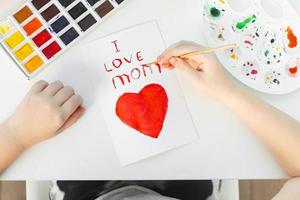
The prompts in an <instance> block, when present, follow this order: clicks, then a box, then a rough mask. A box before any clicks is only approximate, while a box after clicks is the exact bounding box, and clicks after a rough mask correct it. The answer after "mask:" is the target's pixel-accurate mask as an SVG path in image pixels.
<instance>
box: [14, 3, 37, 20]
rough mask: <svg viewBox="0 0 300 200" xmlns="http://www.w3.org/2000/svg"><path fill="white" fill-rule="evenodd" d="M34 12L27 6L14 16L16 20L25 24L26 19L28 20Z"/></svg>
mask: <svg viewBox="0 0 300 200" xmlns="http://www.w3.org/2000/svg"><path fill="white" fill-rule="evenodd" d="M32 14H33V13H32V11H31V10H30V9H29V8H28V6H25V7H24V8H22V9H21V10H20V11H18V12H17V13H16V14H14V17H15V19H16V20H17V22H19V23H20V24H21V23H22V22H24V21H25V20H26V19H28V18H29V17H30V16H31V15H32Z"/></svg>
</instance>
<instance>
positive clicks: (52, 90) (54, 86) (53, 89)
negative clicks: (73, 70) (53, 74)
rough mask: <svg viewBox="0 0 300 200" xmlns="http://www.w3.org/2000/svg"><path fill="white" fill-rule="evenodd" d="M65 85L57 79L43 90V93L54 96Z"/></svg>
mask: <svg viewBox="0 0 300 200" xmlns="http://www.w3.org/2000/svg"><path fill="white" fill-rule="evenodd" d="M63 87H64V84H63V83H62V82H61V81H55V82H53V83H51V84H50V85H49V86H48V87H47V88H46V89H44V90H43V92H42V93H44V94H46V95H49V96H53V95H55V94H56V93H57V92H58V91H60V90H61V89H62V88H63Z"/></svg>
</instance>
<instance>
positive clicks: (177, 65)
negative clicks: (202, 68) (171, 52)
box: [170, 57, 195, 73]
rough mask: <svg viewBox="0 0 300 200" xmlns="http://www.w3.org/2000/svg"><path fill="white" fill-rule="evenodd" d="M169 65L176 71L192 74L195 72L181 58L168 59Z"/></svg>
mask: <svg viewBox="0 0 300 200" xmlns="http://www.w3.org/2000/svg"><path fill="white" fill-rule="evenodd" d="M170 63H171V64H172V65H173V66H174V67H175V68H176V69H179V70H181V71H184V72H189V73H190V72H191V73H192V72H194V73H195V70H194V69H193V67H192V66H191V65H190V64H189V63H187V62H186V61H185V60H183V59H181V58H175V57H173V58H171V59H170Z"/></svg>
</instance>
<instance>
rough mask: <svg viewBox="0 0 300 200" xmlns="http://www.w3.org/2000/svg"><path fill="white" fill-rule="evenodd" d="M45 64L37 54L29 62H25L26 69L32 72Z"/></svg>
mask: <svg viewBox="0 0 300 200" xmlns="http://www.w3.org/2000/svg"><path fill="white" fill-rule="evenodd" d="M43 64H44V61H43V60H42V59H41V57H39V56H38V55H35V56H34V57H33V58H31V59H30V60H29V61H28V62H27V63H25V64H24V67H25V68H26V70H27V71H28V72H29V74H31V73H32V72H34V71H36V70H37V69H38V68H39V67H41V66H42V65H43Z"/></svg>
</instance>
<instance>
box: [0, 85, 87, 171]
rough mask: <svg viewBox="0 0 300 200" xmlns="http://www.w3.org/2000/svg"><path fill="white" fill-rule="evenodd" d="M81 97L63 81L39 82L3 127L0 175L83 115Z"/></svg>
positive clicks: (1, 130)
mask: <svg viewBox="0 0 300 200" xmlns="http://www.w3.org/2000/svg"><path fill="white" fill-rule="evenodd" d="M81 105H82V98H81V97H80V96H79V95H76V94H75V93H74V90H73V89H72V88H71V87H65V86H64V85H63V84H62V83H61V82H60V81H57V82H54V83H51V84H50V85H49V84H48V83H47V82H45V81H39V82H37V83H36V84H35V85H34V86H33V87H32V88H31V90H30V91H29V92H28V94H27V95H26V96H25V98H24V100H23V101H22V103H21V104H20V105H19V106H18V108H17V110H16V111H15V113H14V114H13V115H12V116H11V117H10V118H9V119H8V120H6V121H5V122H4V123H3V124H1V125H0V149H1V152H0V173H1V172H3V170H5V169H6V168H7V167H8V166H9V164H11V163H12V162H13V161H14V160H15V159H16V158H17V157H18V156H19V155H21V154H22V152H24V151H25V150H26V149H28V148H30V147H31V146H33V145H35V144H37V143H40V142H42V141H44V140H47V139H50V138H52V137H54V136H55V135H56V134H58V133H60V132H61V131H63V130H65V129H66V128H68V127H70V126H71V125H72V124H74V123H75V122H76V121H77V120H78V119H79V117H80V116H81V115H82V114H83V112H84V108H83V107H82V106H81Z"/></svg>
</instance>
